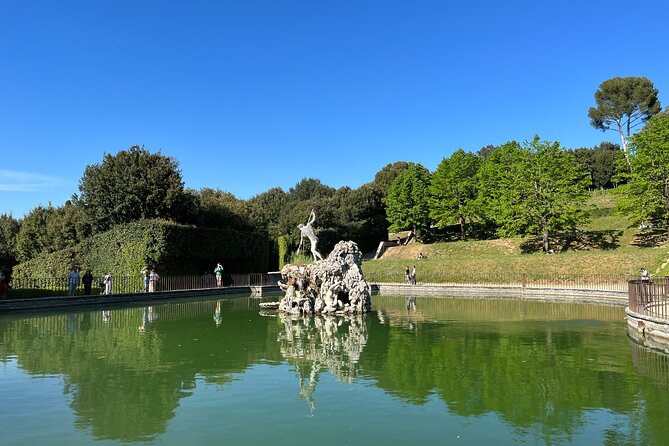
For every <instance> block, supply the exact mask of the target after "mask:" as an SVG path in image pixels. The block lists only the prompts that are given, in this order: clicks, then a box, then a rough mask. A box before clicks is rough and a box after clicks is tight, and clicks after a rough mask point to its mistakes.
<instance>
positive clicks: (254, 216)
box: [248, 187, 288, 238]
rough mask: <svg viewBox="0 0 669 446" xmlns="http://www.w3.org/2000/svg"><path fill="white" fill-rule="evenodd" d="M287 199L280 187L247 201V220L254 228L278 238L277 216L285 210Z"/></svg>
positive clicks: (279, 233)
mask: <svg viewBox="0 0 669 446" xmlns="http://www.w3.org/2000/svg"><path fill="white" fill-rule="evenodd" d="M287 201H288V197H287V194H286V192H284V191H283V189H281V188H280V187H274V188H272V189H269V190H267V191H265V192H263V193H261V194H258V195H256V196H254V197H251V199H250V200H248V205H249V214H250V215H249V220H250V221H251V223H252V224H253V225H254V226H255V227H256V228H261V229H265V230H266V231H267V232H268V233H269V234H270V236H272V237H275V238H276V237H279V236H280V235H281V232H280V230H279V216H280V215H281V213H282V212H284V210H285V209H286V207H287V206H286V202H287Z"/></svg>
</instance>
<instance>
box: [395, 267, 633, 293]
mask: <svg viewBox="0 0 669 446" xmlns="http://www.w3.org/2000/svg"><path fill="white" fill-rule="evenodd" d="M629 279H630V277H629V276H608V275H591V276H587V277H572V276H561V275H551V276H547V277H535V276H532V275H530V274H515V275H514V274H486V273H481V274H477V273H476V272H466V273H462V274H458V275H457V276H455V275H454V276H453V277H448V274H447V273H446V274H445V276H444V277H443V278H440V280H439V282H425V281H421V280H420V272H419V273H418V277H417V283H418V284H419V285H448V286H465V287H508V288H543V289H567V290H585V291H614V292H626V291H627V282H628V281H629ZM384 283H388V282H384ZM402 283H405V282H392V283H388V284H402Z"/></svg>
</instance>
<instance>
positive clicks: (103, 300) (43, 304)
mask: <svg viewBox="0 0 669 446" xmlns="http://www.w3.org/2000/svg"><path fill="white" fill-rule="evenodd" d="M278 291H279V287H278V286H263V287H256V286H241V287H227V288H206V289H199V290H187V291H156V292H154V293H127V294H108V295H94V296H56V297H36V298H31V299H5V300H0V314H2V313H8V312H12V311H32V310H43V309H51V308H72V307H100V306H106V305H119V304H126V303H155V302H160V301H165V300H171V299H187V298H193V297H215V296H229V295H239V294H243V295H256V296H258V297H260V296H261V295H262V294H263V293H270V292H278Z"/></svg>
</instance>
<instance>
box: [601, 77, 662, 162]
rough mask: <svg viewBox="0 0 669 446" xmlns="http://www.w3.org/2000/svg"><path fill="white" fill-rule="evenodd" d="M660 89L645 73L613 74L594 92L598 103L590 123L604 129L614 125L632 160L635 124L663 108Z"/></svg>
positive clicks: (643, 121)
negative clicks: (625, 75) (642, 75)
mask: <svg viewBox="0 0 669 446" xmlns="http://www.w3.org/2000/svg"><path fill="white" fill-rule="evenodd" d="M657 95H658V91H657V89H656V88H655V86H654V85H653V83H652V82H651V81H650V80H649V79H648V78H645V77H614V78H612V79H608V80H606V81H604V82H602V84H601V85H600V86H599V90H597V91H596V92H595V102H596V103H597V106H596V107H591V108H590V109H589V110H588V116H589V117H590V124H591V125H592V126H593V127H595V128H597V129H600V130H602V131H606V130H611V129H615V130H616V131H617V132H618V133H619V134H620V140H621V143H622V145H621V147H622V150H623V153H624V154H625V157H626V158H627V162H628V163H629V161H630V160H629V151H628V139H629V137H630V135H631V132H632V130H633V129H634V128H636V127H637V126H639V125H642V124H643V123H645V122H646V121H647V120H648V118H650V117H651V116H653V115H655V114H657V113H659V112H660V111H661V110H662V107H661V105H660V101H659V99H658V97H657Z"/></svg>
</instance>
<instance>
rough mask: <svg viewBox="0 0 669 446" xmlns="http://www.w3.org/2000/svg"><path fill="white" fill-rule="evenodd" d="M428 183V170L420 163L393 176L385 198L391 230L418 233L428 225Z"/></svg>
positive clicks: (423, 230)
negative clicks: (408, 230) (410, 230)
mask: <svg viewBox="0 0 669 446" xmlns="http://www.w3.org/2000/svg"><path fill="white" fill-rule="evenodd" d="M429 185H430V172H429V171H428V170H427V169H426V168H425V167H423V166H421V165H420V164H414V165H412V166H410V167H409V168H408V169H407V170H405V171H404V172H402V173H401V174H400V175H398V176H397V178H395V180H394V181H393V184H392V185H391V186H390V189H389V190H388V198H387V199H386V206H387V207H386V214H387V218H388V221H389V222H390V223H391V225H390V228H389V229H390V230H391V231H403V230H406V229H412V230H413V231H414V234H417V235H418V234H421V233H423V232H425V231H426V230H427V229H428V228H429V227H430V219H429V212H430V210H429ZM421 235H422V234H421Z"/></svg>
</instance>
